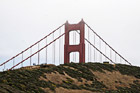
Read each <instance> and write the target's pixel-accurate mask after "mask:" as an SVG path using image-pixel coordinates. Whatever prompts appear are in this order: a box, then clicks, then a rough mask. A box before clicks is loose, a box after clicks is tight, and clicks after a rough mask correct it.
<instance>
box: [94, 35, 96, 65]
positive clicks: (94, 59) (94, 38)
mask: <svg viewBox="0 0 140 93" xmlns="http://www.w3.org/2000/svg"><path fill="white" fill-rule="evenodd" d="M95 42H96V41H95V34H94V46H96V45H95ZM95 52H96V51H95V48H94V62H95V61H96V58H95V57H96V56H95V54H96V53H95Z"/></svg>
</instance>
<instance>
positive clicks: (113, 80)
mask: <svg viewBox="0 0 140 93" xmlns="http://www.w3.org/2000/svg"><path fill="white" fill-rule="evenodd" d="M104 72H105V73H102V72H99V71H96V72H93V71H92V73H93V74H94V75H95V76H96V77H97V80H98V81H100V82H103V84H104V85H105V86H107V87H108V89H113V90H117V88H116V86H117V87H128V88H130V85H129V84H133V81H135V80H138V81H140V80H139V79H137V78H135V77H134V76H128V75H122V74H121V73H120V72H118V71H113V72H110V71H107V70H104Z"/></svg>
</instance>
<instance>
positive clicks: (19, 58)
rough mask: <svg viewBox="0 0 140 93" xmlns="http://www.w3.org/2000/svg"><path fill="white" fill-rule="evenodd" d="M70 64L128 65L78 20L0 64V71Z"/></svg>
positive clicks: (66, 24)
mask: <svg viewBox="0 0 140 93" xmlns="http://www.w3.org/2000/svg"><path fill="white" fill-rule="evenodd" d="M70 62H78V63H86V62H110V63H111V64H118V63H121V64H127V65H131V63H130V62H128V61H127V60H126V59H125V58H124V57H123V56H122V55H121V54H119V53H118V52H117V51H116V50H115V49H114V48H112V47H111V46H110V45H109V44H108V43H107V42H106V41H105V40H104V39H103V38H102V37H101V36H99V35H98V34H97V33H96V32H95V31H94V30H93V29H92V28H91V27H90V26H89V25H88V24H87V23H86V22H84V21H83V19H82V20H81V21H80V22H79V23H78V24H70V23H68V21H67V22H66V23H64V24H62V25H61V26H59V27H58V28H57V29H55V30H54V31H52V32H51V33H49V34H48V35H46V36H45V37H43V38H41V39H40V40H39V41H37V42H36V43H34V44H33V45H31V46H29V47H28V48H26V49H25V50H23V51H21V52H20V53H18V54H17V55H15V56H13V57H12V58H10V59H8V60H7V61H5V62H3V63H0V71H6V70H13V69H18V68H21V67H26V66H33V65H34V64H36V65H40V64H54V65H60V64H65V63H70Z"/></svg>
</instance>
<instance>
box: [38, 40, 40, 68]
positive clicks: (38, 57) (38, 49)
mask: <svg viewBox="0 0 140 93" xmlns="http://www.w3.org/2000/svg"><path fill="white" fill-rule="evenodd" d="M38 50H39V43H38ZM39 61H40V53H39V52H38V65H39Z"/></svg>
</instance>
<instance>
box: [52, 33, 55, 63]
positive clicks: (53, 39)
mask: <svg viewBox="0 0 140 93" xmlns="http://www.w3.org/2000/svg"><path fill="white" fill-rule="evenodd" d="M53 40H54V33H53ZM52 49H53V54H52V55H53V57H52V58H53V63H54V64H55V42H53V48H52Z"/></svg>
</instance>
